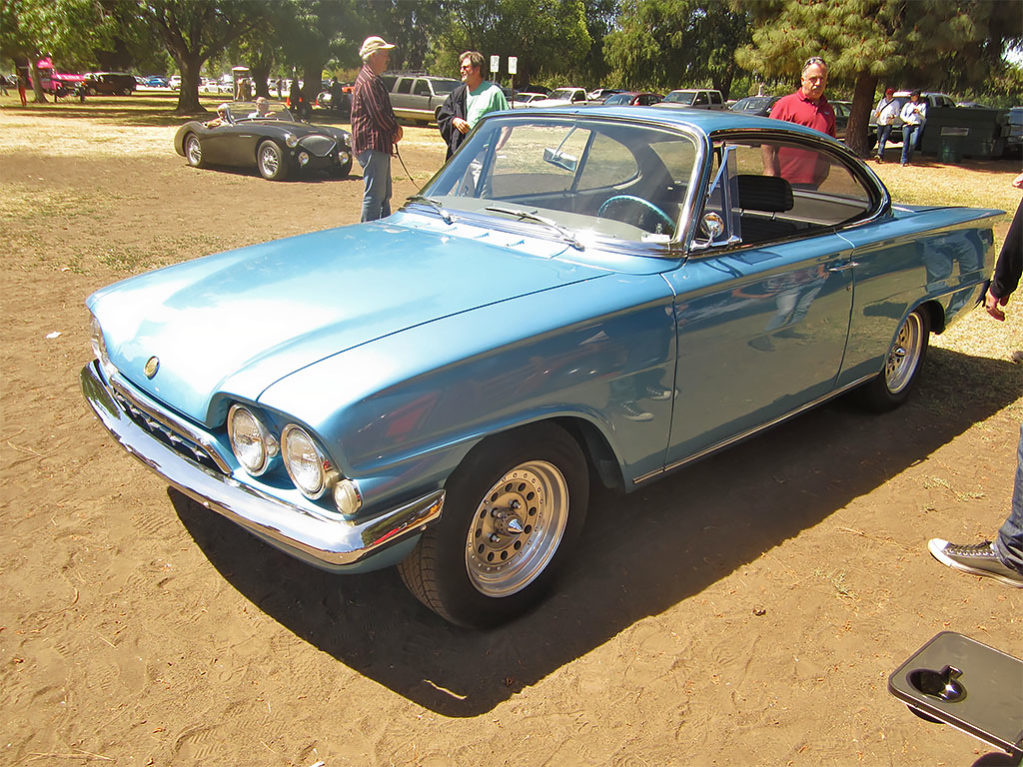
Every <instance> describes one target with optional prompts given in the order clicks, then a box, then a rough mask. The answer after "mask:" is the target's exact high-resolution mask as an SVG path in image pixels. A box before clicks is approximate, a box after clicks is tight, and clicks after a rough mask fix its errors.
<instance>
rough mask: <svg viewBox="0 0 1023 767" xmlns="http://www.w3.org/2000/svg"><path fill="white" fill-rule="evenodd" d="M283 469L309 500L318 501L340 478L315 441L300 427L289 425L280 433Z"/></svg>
mask: <svg viewBox="0 0 1023 767" xmlns="http://www.w3.org/2000/svg"><path fill="white" fill-rule="evenodd" d="M281 454H282V455H283V457H284V468H285V469H287V470H288V476H289V477H291V481H292V482H294V483H295V487H297V488H298V489H299V490H301V491H302V494H303V495H304V496H305V497H306V498H311V499H313V500H316V499H317V498H319V497H320V496H322V495H323V494H324V493H325V492H327V491H328V490H330V489H331V488H333V486H334V483H336V482H337V479H338V475H337V471H336V470H335V469H334V467H333V465H332V464H331V462H330V460H329V459H328V458H327V457H326V456H325V455H324V454H323V451H322V450H320V447H319V445H317V444H316V441H315V440H314V439H313V438H312V437H311V436H309V433H308V432H307V431H306V430H305V429H303V428H302V427H301V426H298V425H296V424H293V423H292V424H288V425H287V426H285V427H284V431H283V432H282V433H281Z"/></svg>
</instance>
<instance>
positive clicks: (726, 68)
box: [604, 0, 750, 95]
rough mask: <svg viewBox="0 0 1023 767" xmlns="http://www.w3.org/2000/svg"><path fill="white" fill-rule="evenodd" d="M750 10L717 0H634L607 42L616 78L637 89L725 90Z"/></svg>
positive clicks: (744, 40) (746, 37)
mask: <svg viewBox="0 0 1023 767" xmlns="http://www.w3.org/2000/svg"><path fill="white" fill-rule="evenodd" d="M749 29H750V27H749V20H748V17H747V15H746V13H745V12H744V11H742V10H740V9H738V8H733V7H731V6H729V5H727V4H725V3H723V2H714V0H710V2H708V1H707V0H702V1H701V0H630V4H629V5H628V6H627V7H626V8H625V10H624V12H623V15H622V18H621V24H620V27H619V29H618V30H616V31H614V32H612V33H610V34H609V35H608V36H607V38H606V40H605V43H604V55H605V56H606V58H607V61H608V63H609V64H610V66H611V67H612V71H613V78H614V79H615V80H616V82H618V83H620V84H621V85H624V86H628V87H634V88H660V89H664V90H671V89H673V88H680V87H691V86H706V85H711V86H713V87H715V88H718V89H720V90H721V91H722V92H724V93H725V94H726V95H727V94H728V91H729V90H730V88H731V83H732V79H733V78H734V77H735V75H736V73H737V67H736V64H735V61H734V57H733V53H734V51H735V49H736V47H738V46H740V45H744V44H745V43H747V42H748V41H749V39H750V34H749Z"/></svg>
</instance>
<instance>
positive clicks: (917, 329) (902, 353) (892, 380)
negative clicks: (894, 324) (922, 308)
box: [884, 312, 923, 394]
mask: <svg viewBox="0 0 1023 767" xmlns="http://www.w3.org/2000/svg"><path fill="white" fill-rule="evenodd" d="M922 348H923V323H922V322H921V321H920V315H919V314H917V313H916V312H913V313H912V314H911V315H909V316H908V317H907V318H906V321H905V322H904V323H902V327H901V328H899V333H898V335H897V336H895V342H894V343H893V344H892V348H891V350H890V351H889V352H888V359H887V360H885V365H884V380H885V384H887V386H888V391H890V392H891V393H892V394H898V393H899V392H901V391H902V390H903V389H905V388H906V386H908V385H909V382H910V381H911V380H913V372H914V371H915V370H916V366H917V365H918V364H919V363H920V350H921V349H922Z"/></svg>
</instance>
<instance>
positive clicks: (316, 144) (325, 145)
mask: <svg viewBox="0 0 1023 767" xmlns="http://www.w3.org/2000/svg"><path fill="white" fill-rule="evenodd" d="M300 143H301V144H302V148H303V149H306V150H308V151H309V152H311V153H312V154H314V155H316V156H317V157H326V156H327V155H329V154H330V153H331V152H333V151H334V139H332V138H328V137H327V136H306V137H305V138H303V139H302V141H301V142H300Z"/></svg>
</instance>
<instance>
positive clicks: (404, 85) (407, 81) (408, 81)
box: [394, 77, 412, 93]
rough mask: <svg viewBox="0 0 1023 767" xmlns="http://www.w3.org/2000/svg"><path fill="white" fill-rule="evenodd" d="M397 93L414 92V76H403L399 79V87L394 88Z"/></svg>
mask: <svg viewBox="0 0 1023 767" xmlns="http://www.w3.org/2000/svg"><path fill="white" fill-rule="evenodd" d="M394 92H395V93H411V92H412V78H411V77H403V78H401V79H400V80H398V87H397V88H395V89H394Z"/></svg>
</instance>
